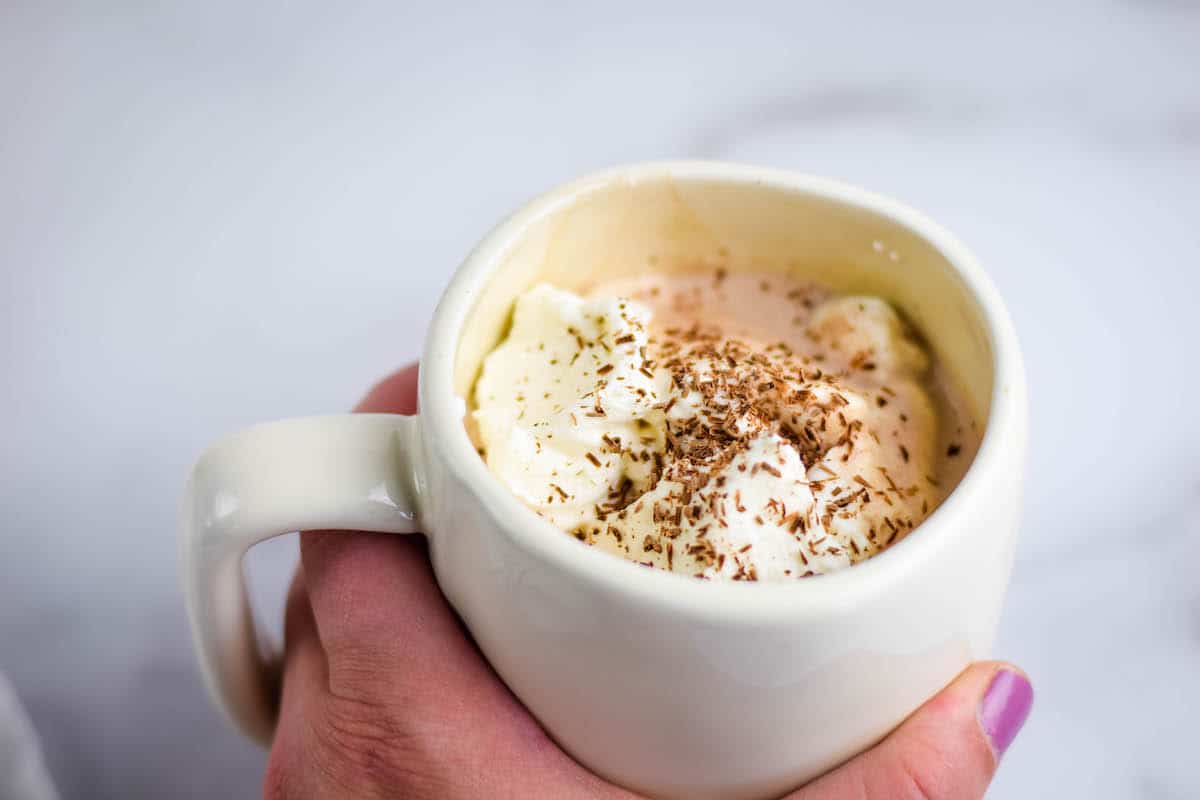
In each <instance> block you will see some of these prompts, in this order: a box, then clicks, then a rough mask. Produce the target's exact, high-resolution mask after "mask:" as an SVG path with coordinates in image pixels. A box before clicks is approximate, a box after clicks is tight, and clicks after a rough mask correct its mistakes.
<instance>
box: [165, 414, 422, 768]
mask: <svg viewBox="0 0 1200 800" xmlns="http://www.w3.org/2000/svg"><path fill="white" fill-rule="evenodd" d="M419 448H420V442H419V440H418V417H416V416H401V415H398V414H341V415H336V416H325V417H306V418H300V419H289V420H282V421H280V422H269V423H266V424H263V425H256V426H254V427H251V428H247V429H246V430H244V431H241V432H240V433H235V434H233V435H232V436H229V437H227V438H225V439H222V440H221V441H219V442H218V443H217V444H215V445H213V447H211V448H210V449H209V450H208V451H207V452H205V453H204V454H203V455H202V456H201V457H200V460H199V461H197V462H196V466H195V467H194V468H193V470H192V475H191V479H190V481H189V482H188V486H187V490H186V493H185V495H184V502H183V515H182V516H183V518H182V531H183V539H182V547H183V553H182V567H183V588H184V595H185V598H186V601H187V611H188V618H189V619H190V621H191V626H192V639H193V642H194V644H195V647H196V652H197V654H198V655H199V658H200V665H201V669H202V671H203V673H204V682H205V684H206V685H207V687H208V691H209V694H210V695H211V696H212V698H213V700H214V702H215V703H216V705H217V706H218V707H219V708H220V709H221V710H222V711H223V712H224V713H225V716H226V717H227V718H228V719H229V721H230V722H231V723H233V725H234V726H235V727H237V728H238V729H239V730H241V731H242V732H243V733H244V734H246V735H247V736H249V737H250V738H251V739H254V740H255V741H258V742H260V743H262V744H264V745H265V744H269V743H270V741H271V736H272V734H273V732H274V729H275V718H276V715H277V713H278V704H279V682H280V676H281V674H280V668H281V658H280V654H279V653H278V652H277V650H276V649H275V648H273V647H272V646H271V644H270V643H269V642H268V641H267V640H266V639H265V638H263V637H262V636H260V635H259V632H258V631H257V630H256V628H255V625H254V616H253V613H252V611H251V609H250V604H249V601H248V599H247V597H246V585H245V580H244V578H243V575H242V556H244V555H245V553H246V551H247V550H248V549H250V547H251V546H253V545H255V544H257V543H259V542H261V541H263V540H265V539H269V538H271V537H273V536H279V535H281V534H285V533H292V532H295V531H307V530H356V531H376V532H383V533H412V532H414V531H416V530H418V529H419V527H420V516H419V508H420V485H421V481H420V478H419V474H418V473H419V469H418V466H417V464H418V463H419V452H420V449H419Z"/></svg>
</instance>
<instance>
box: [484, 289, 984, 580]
mask: <svg viewBox="0 0 1200 800" xmlns="http://www.w3.org/2000/svg"><path fill="white" fill-rule="evenodd" d="M474 401H475V411H474V412H473V414H472V424H473V426H474V433H475V435H476V440H477V443H478V445H479V446H480V451H481V453H482V454H483V457H484V458H485V460H486V462H487V464H488V466H489V468H490V469H491V470H492V472H493V473H494V474H495V475H497V477H499V478H500V480H502V481H503V482H504V483H505V484H506V485H507V486H508V487H509V488H510V490H512V491H513V492H514V493H515V494H516V495H517V496H518V497H519V498H520V499H521V500H522V501H523V502H524V503H525V504H526V505H528V506H529V507H530V508H531V509H533V510H534V511H536V512H537V513H538V514H540V515H541V516H543V517H544V518H546V519H547V520H549V521H550V522H552V523H553V524H554V525H556V526H557V527H559V528H561V529H562V530H563V531H565V532H567V533H569V534H571V535H574V536H576V537H577V538H579V539H580V540H582V541H584V542H586V543H588V544H590V545H593V546H595V547H596V548H599V549H601V550H604V551H607V552H609V553H613V554H615V555H618V556H620V557H622V558H626V559H629V560H632V561H635V562H638V563H640V564H643V565H645V566H647V567H652V568H657V569H666V570H672V571H676V572H680V573H683V574H687V575H693V576H696V577H698V578H703V579H730V580H751V581H753V580H791V579H797V578H804V577H809V576H812V575H818V574H821V573H826V572H831V571H834V570H837V569H841V568H844V567H848V566H850V565H852V564H854V563H857V562H859V561H861V560H863V559H866V558H869V557H870V556H872V555H875V554H876V553H879V552H881V551H882V550H884V549H886V548H888V547H890V546H892V545H894V544H896V543H897V542H899V541H901V540H902V539H903V538H904V537H906V536H908V535H909V534H910V533H911V532H912V531H913V530H914V529H915V528H916V527H917V526H918V525H919V524H920V523H921V522H922V521H923V520H924V519H925V518H926V517H928V515H929V514H930V513H932V512H933V510H934V509H936V508H937V506H938V505H939V504H940V503H941V502H942V501H943V500H944V499H945V497H946V495H947V494H948V493H949V491H950V490H951V489H953V487H954V485H955V484H956V483H957V482H958V481H959V479H960V478H961V477H962V474H963V473H964V472H965V470H966V468H967V466H968V465H969V464H970V460H971V458H972V457H973V455H974V452H975V450H976V448H977V446H978V438H979V437H978V433H977V426H976V424H975V423H974V421H973V420H970V419H969V418H968V417H967V416H966V415H965V414H964V412H963V409H964V408H965V406H964V404H963V403H962V402H961V397H960V394H959V393H958V392H956V391H954V387H953V386H952V381H949V380H947V379H946V376H945V375H944V374H943V371H942V370H941V369H939V367H938V365H937V364H935V363H933V359H932V358H931V356H930V353H929V351H928V350H927V348H926V347H925V346H924V345H923V344H922V343H921V342H920V341H919V339H918V338H917V337H916V335H915V334H914V332H913V331H912V330H911V329H910V328H909V326H908V325H907V324H906V323H905V321H904V320H903V319H902V318H901V317H900V315H899V314H897V313H896V311H895V310H894V309H893V308H892V307H891V306H890V305H889V304H888V303H886V302H885V301H883V300H881V299H879V298H877V297H871V296H857V295H855V296H837V295H834V294H832V293H831V292H829V291H828V290H826V289H824V288H822V287H821V286H818V285H814V284H812V283H808V282H805V281H804V280H803V279H800V278H789V277H786V276H780V275H769V276H768V275H755V274H744V273H728V274H727V273H725V272H724V271H722V270H717V271H706V272H696V273H684V274H674V273H673V274H666V273H662V274H658V273H650V274H647V275H643V276H640V277H638V278H636V279H631V280H624V281H619V282H611V283H605V284H599V285H596V286H593V287H591V288H590V290H589V291H587V292H586V293H585V294H584V295H582V296H581V295H577V294H573V293H570V292H566V291H562V290H559V289H556V288H554V287H551V286H549V285H546V284H540V285H538V286H535V287H533V288H531V289H529V290H528V291H527V292H525V293H524V294H523V295H521V296H520V297H519V298H518V299H517V302H516V306H515V308H514V312H513V321H512V326H511V329H510V331H509V333H508V335H507V337H506V338H505V340H504V341H502V342H501V343H500V345H499V346H497V348H496V349H495V350H494V351H493V352H492V353H491V354H490V355H489V356H488V357H487V359H486V360H485V361H484V365H483V370H482V372H481V374H480V377H479V380H478V382H477V383H476V386H475V396H474Z"/></svg>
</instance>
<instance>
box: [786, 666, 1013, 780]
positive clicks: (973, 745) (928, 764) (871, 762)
mask: <svg viewBox="0 0 1200 800" xmlns="http://www.w3.org/2000/svg"><path fill="white" fill-rule="evenodd" d="M1032 705H1033V687H1032V685H1030V683H1029V679H1028V678H1027V677H1026V676H1025V673H1023V672H1021V671H1020V670H1019V669H1017V668H1016V667H1013V666H1011V665H1009V664H1003V663H1000V662H995V661H992V662H982V663H978V664H973V665H972V666H970V667H969V668H967V670H966V671H965V672H963V673H962V674H961V675H959V676H958V678H957V679H955V681H954V682H953V683H952V684H950V685H949V686H947V687H946V688H945V689H943V690H942V691H941V692H940V693H939V694H938V695H937V696H935V697H934V698H933V699H932V700H930V701H929V702H928V703H926V704H925V705H923V706H921V708H919V709H917V711H916V712H915V713H914V714H913V715H912V716H911V717H909V718H908V719H907V720H905V721H904V723H903V724H901V725H900V727H899V728H897V729H896V730H895V731H893V732H892V733H891V734H889V735H888V737H887V738H886V739H884V740H883V741H882V742H880V743H879V744H878V745H877V746H875V747H874V748H873V749H871V750H868V751H867V752H866V753H863V754H862V755H860V756H858V757H857V758H854V759H852V760H851V761H849V762H847V763H846V764H843V765H842V766H841V767H839V768H837V769H836V770H834V771H833V772H830V773H828V774H827V775H824V776H823V777H821V778H819V779H817V780H816V781H814V782H813V783H810V784H808V785H807V786H805V787H804V788H802V789H800V790H799V791H798V792H796V793H795V794H793V795H791V796H790V798H791V800H827V799H828V798H839V800H840V798H848V799H849V800H969V799H970V798H981V797H983V793H984V791H986V790H987V786H988V784H989V783H990V782H991V780H992V774H993V773H994V772H995V771H996V765H997V763H998V762H999V760H1000V756H1001V755H1003V753H1004V750H1005V749H1006V748H1007V747H1008V745H1009V743H1011V742H1012V740H1013V738H1014V737H1016V735H1017V732H1018V731H1019V730H1020V729H1021V726H1022V725H1023V724H1024V723H1025V718H1026V717H1027V716H1028V715H1029V709H1030V707H1031V706H1032Z"/></svg>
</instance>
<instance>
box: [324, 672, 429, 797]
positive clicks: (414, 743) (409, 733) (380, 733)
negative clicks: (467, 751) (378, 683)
mask: <svg viewBox="0 0 1200 800" xmlns="http://www.w3.org/2000/svg"><path fill="white" fill-rule="evenodd" d="M322 722H323V724H321V725H320V726H319V727H318V729H317V731H316V739H317V749H318V751H319V752H320V755H319V756H318V758H317V759H316V761H318V762H319V765H320V768H321V770H322V771H323V772H325V773H326V774H327V775H328V776H329V777H330V778H331V779H332V780H333V782H335V783H336V784H339V785H341V786H343V787H346V788H347V789H349V790H351V791H352V792H353V793H354V794H355V796H363V797H373V796H384V795H387V796H393V795H394V794H395V792H397V791H398V790H400V791H402V795H403V796H404V797H412V798H426V797H429V798H432V797H449V796H451V794H452V793H451V791H450V787H449V785H448V782H447V781H446V780H445V777H444V775H443V774H442V773H441V770H440V769H439V762H438V760H437V759H436V758H433V757H431V752H430V747H429V746H428V744H427V743H426V742H425V740H424V737H423V736H422V735H421V734H420V733H419V731H417V730H414V729H413V728H412V726H410V725H408V724H406V723H405V721H404V720H403V719H402V718H401V717H398V716H397V715H396V714H395V713H394V711H393V710H392V709H390V708H388V707H386V706H383V705H381V704H379V703H375V702H370V701H365V700H361V699H358V698H355V697H348V696H343V695H331V696H330V697H329V698H328V700H327V702H326V704H325V713H324V714H323V720H322Z"/></svg>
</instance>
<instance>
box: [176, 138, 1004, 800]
mask: <svg viewBox="0 0 1200 800" xmlns="http://www.w3.org/2000/svg"><path fill="white" fill-rule="evenodd" d="M698 263H704V264H710V265H711V264H713V263H721V264H724V265H725V266H726V267H727V268H728V269H730V270H740V269H747V270H754V271H756V272H772V271H774V272H789V271H796V272H802V273H803V274H806V275H811V276H813V277H816V278H818V279H820V280H822V281H824V282H826V283H827V284H829V285H831V286H832V287H833V288H835V289H838V290H845V291H868V292H872V293H875V294H879V295H881V296H883V297H886V298H888V299H889V300H891V301H892V302H893V303H895V304H896V305H897V306H898V307H900V308H901V309H902V310H903V311H904V313H905V314H906V315H907V317H908V318H909V319H910V320H911V321H912V322H913V323H914V324H915V325H916V327H917V328H918V329H919V330H920V331H921V332H922V333H923V334H924V336H925V338H926V340H927V341H928V342H929V343H930V346H931V347H932V348H933V350H934V351H935V352H936V355H937V357H938V358H939V359H940V360H941V362H942V363H943V364H944V365H945V366H946V367H947V369H948V371H949V372H950V374H951V375H952V376H953V378H954V379H956V380H957V381H958V382H959V383H960V384H961V387H962V390H963V391H964V392H965V394H966V397H967V399H968V402H969V404H970V406H971V409H972V411H973V413H974V414H975V417H976V419H977V420H978V423H979V424H980V425H983V426H984V427H985V431H984V436H983V443H982V446H981V448H980V450H979V453H978V455H977V456H976V458H975V460H974V463H973V464H972V465H971V467H970V470H969V471H968V472H967V474H966V476H965V478H964V479H963V480H962V482H961V483H960V484H959V486H958V487H957V488H956V489H955V490H954V492H953V493H952V494H951V495H950V497H949V498H948V499H947V501H946V502H945V503H944V504H943V505H942V506H941V507H940V508H938V509H937V511H935V512H934V513H933V514H932V515H931V516H930V517H929V519H927V520H926V521H925V522H924V523H922V524H921V526H920V527H919V528H918V530H917V531H916V532H915V533H914V534H913V535H911V536H909V537H907V538H906V539H904V540H903V541H901V542H900V543H899V544H897V545H896V546H894V547H892V548H890V549H889V550H887V551H886V552H884V553H882V554H880V555H878V556H875V557H874V558H872V559H870V560H868V561H866V562H863V563H861V564H858V565H857V566H854V567H852V568H850V569H847V570H843V571H841V572H838V573H834V574H831V575H825V576H821V577H817V578H809V579H806V580H798V581H794V582H780V583H734V582H719V581H711V582H710V581H698V580H695V579H693V578H690V577H685V576H681V575H676V574H671V573H666V572H660V571H656V570H651V569H646V568H645V567H641V566H638V565H636V564H634V563H631V562H628V561H625V560H622V559H619V558H615V557H613V556H611V555H608V554H606V553H602V552H599V551H596V550H593V549H591V548H589V547H588V546H587V545H585V544H583V543H582V542H579V541H577V540H576V539H575V538H574V537H571V536H568V535H566V534H564V533H562V532H561V531H559V530H557V529H555V528H553V527H552V526H551V525H550V524H549V523H548V522H546V521H544V520H542V519H541V518H540V517H538V516H537V515H536V514H534V513H533V512H532V511H530V510H529V509H527V508H525V507H524V506H523V505H522V504H521V503H520V502H519V501H518V500H517V499H516V497H514V496H513V495H512V494H511V493H510V492H509V490H508V489H507V488H506V487H505V486H504V485H503V484H502V483H500V482H499V481H498V480H497V479H496V478H495V477H494V476H493V475H492V474H491V473H490V472H488V470H487V468H486V466H485V465H484V462H483V460H482V459H481V458H480V456H479V454H478V453H477V452H476V450H475V447H474V446H473V444H472V442H471V439H470V438H469V436H468V433H467V430H466V429H465V427H464V413H465V410H466V404H465V403H466V399H467V398H469V397H470V390H471V386H472V384H473V382H474V380H475V377H476V375H477V374H478V370H479V366H480V363H481V361H482V359H483V358H484V356H485V355H486V354H487V353H488V352H489V351H490V350H491V349H492V348H493V347H494V346H495V345H496V343H497V342H498V341H499V339H500V338H501V336H502V335H503V333H504V330H505V326H506V324H507V320H508V317H509V313H510V310H511V308H512V304H513V300H514V299H515V298H516V296H517V295H518V294H519V293H520V292H522V291H523V290H524V289H526V288H528V287H529V286H530V285H532V284H533V283H535V282H537V281H539V280H545V281H549V282H551V283H553V284H556V285H558V286H560V287H564V288H571V287H577V286H581V285H583V284H585V283H587V282H591V281H594V280H596V279H607V278H614V277H619V276H622V275H628V274H630V273H634V272H638V271H643V270H648V269H654V270H671V269H680V268H688V267H694V266H695V265H696V264H698ZM419 398H420V399H419V403H420V414H419V415H418V416H412V417H408V416H398V415H380V414H361V415H340V416H331V417H317V418H309V419H296V420H287V421H283V422H272V423H267V424H265V425H260V426H257V427H253V428H250V429H248V430H246V431H243V432H241V433H238V434H235V435H233V436H231V437H229V438H227V439H224V440H222V441H221V442H219V443H217V444H216V445H215V446H213V447H212V449H210V450H209V451H208V452H206V453H205V454H204V455H203V457H202V458H201V459H200V461H199V463H198V464H197V465H196V467H195V471H194V474H193V476H192V480H191V483H190V485H189V488H188V493H187V498H186V501H185V510H184V515H183V548H184V585H185V592H186V595H187V604H188V612H189V615H190V617H191V623H192V628H193V633H194V636H195V643H196V648H197V650H198V652H199V656H200V661H201V664H202V666H203V671H204V675H205V679H206V681H207V684H208V687H209V690H210V691H211V693H212V696H213V698H214V699H215V700H216V702H217V704H218V705H219V706H220V707H221V708H222V709H223V710H224V712H225V713H226V714H227V715H228V717H229V718H230V719H231V720H232V721H233V722H234V723H235V724H236V725H237V726H238V727H239V728H240V729H241V730H242V731H243V732H244V733H246V734H248V735H249V736H251V737H253V738H255V739H257V740H259V741H261V742H266V741H268V740H269V739H270V737H271V733H272V728H273V725H274V721H275V712H274V709H275V707H276V704H277V696H276V690H277V678H278V673H277V667H276V666H275V665H276V664H277V661H278V659H277V656H275V655H272V654H270V653H269V652H268V649H269V648H267V647H265V646H264V644H263V643H262V642H261V641H260V640H259V637H258V636H257V635H256V631H255V627H254V623H253V619H252V615H251V611H250V608H249V606H248V605H247V600H246V593H245V588H244V585H243V581H242V574H241V559H242V556H243V554H244V553H245V551H246V550H247V549H248V548H249V547H250V546H252V545H253V544H255V543H256V542H260V541H262V540H264V539H266V538H269V537H272V536H277V535H279V534H283V533H288V532H292V531H297V530H312V529H352V530H366V531H385V532H393V533H409V532H412V531H423V532H424V533H425V535H426V536H427V537H428V538H429V552H430V557H431V559H432V561H433V568H434V572H435V573H436V575H437V580H438V584H439V585H440V586H441V589H442V591H443V592H444V593H445V595H446V598H447V599H448V600H449V601H450V603H451V605H453V607H454V608H455V609H456V610H457V612H458V613H459V614H460V615H461V617H462V619H463V620H464V622H465V623H466V625H467V627H468V628H469V629H470V631H471V634H472V635H473V636H474V638H475V640H476V642H478V644H479V647H480V648H481V649H482V651H483V653H484V654H485V655H486V657H487V658H488V660H489V661H490V662H491V664H492V666H493V667H495V669H496V672H497V673H499V675H500V676H501V678H503V679H504V681H505V682H506V683H507V684H508V685H509V687H511V689H512V690H513V692H514V693H515V694H516V695H517V697H519V698H520V699H521V701H522V702H523V703H524V704H525V705H526V706H527V707H528V708H529V710H530V711H532V712H533V714H534V715H535V716H536V717H537V718H538V719H539V720H540V721H541V722H542V724H543V725H544V726H545V727H546V729H547V730H548V731H549V733H550V734H551V735H552V736H553V738H554V739H555V740H556V741H557V742H558V743H559V744H560V745H561V746H562V747H563V748H565V749H566V750H567V752H569V753H570V754H571V755H572V756H574V757H575V758H576V759H578V760H579V761H580V762H581V763H582V764H584V765H585V766H587V767H589V768H590V769H592V770H594V771H595V772H596V773H598V774H600V775H602V776H604V777H606V778H609V779H611V780H613V781H615V782H617V783H619V784H622V785H625V786H627V787H630V788H633V789H636V790H640V791H643V792H646V793H648V794H651V795H655V796H662V797H679V798H683V797H687V798H706V797H721V798H761V797H771V796H776V795H778V794H780V793H782V792H784V791H786V790H788V789H790V788H792V787H794V786H796V785H798V784H801V783H803V782H804V781H806V780H808V779H810V778H812V777H814V776H816V775H818V774H820V773H821V772H824V771H825V770H828V769H829V768H830V767H833V766H834V765H836V764H838V763H839V762H841V761H843V760H845V759H846V758H848V757H850V756H852V755H854V754H855V753H858V752H859V751H861V750H863V749H864V748H866V747H868V746H870V745H871V744H872V743H874V742H876V741H877V740H879V739H880V738H881V737H883V736H884V735H885V734H886V733H887V732H888V731H889V730H891V729H892V728H893V727H895V726H896V725H897V724H898V723H899V722H900V721H901V720H902V719H903V718H904V717H905V716H906V715H908V714H909V713H910V712H912V711H913V710H914V709H915V708H917V707H918V706H919V705H921V704H922V703H923V702H924V701H925V700H927V699H928V698H929V697H931V696H932V695H933V694H934V693H936V692H937V691H938V690H939V689H941V688H942V687H943V686H945V685H946V684H947V683H948V682H949V681H950V680H951V679H952V678H953V677H954V676H955V675H956V674H957V673H958V672H959V671H960V670H962V669H963V668H964V667H965V666H966V665H967V664H968V662H970V661H972V660H974V659H978V658H981V657H986V656H987V655H988V653H989V649H990V647H991V644H992V640H993V636H994V634H995V630H996V624H997V620H998V618H999V615H1000V608H1001V603H1002V600H1003V596H1004V592H1005V588H1006V585H1007V583H1008V576H1009V571H1010V566H1011V562H1012V554H1013V546H1014V542H1015V539H1016V533H1017V528H1018V518H1019V511H1020V506H1021V488H1022V479H1023V473H1024V466H1025V449H1026V439H1027V428H1028V425H1027V409H1026V402H1027V401H1026V389H1025V379H1024V375H1023V368H1022V364H1021V357H1020V353H1019V350H1018V345H1017V340H1016V336H1015V334H1014V332H1013V328H1012V325H1011V323H1010V321H1009V318H1008V315H1007V313H1006V311H1005V309H1004V307H1003V304H1002V302H1001V300H1000V297H999V296H998V295H997V293H996V290H995V288H993V286H992V284H991V282H990V281H989V280H988V279H987V277H986V276H985V275H984V273H983V270H982V269H981V268H980V267H979V265H978V264H977V263H976V262H975V259H974V258H973V257H972V256H971V255H970V254H969V253H968V252H967V251H966V250H965V249H964V248H963V247H962V245H960V244H959V243H958V242H957V241H956V240H955V239H953V238H952V237H951V236H950V235H949V234H948V233H946V232H945V231H944V230H942V229H941V228H940V227H938V226H937V225H935V224H934V223H932V222H930V221H929V220H927V219H926V218H924V217H922V216H921V215H919V214H918V213H916V212H914V211H912V210H910V209H908V208H906V207H905V206H903V205H900V204H898V203H896V202H893V201H891V200H888V199H885V198H882V197H879V196H877V195H874V194H870V193H867V192H865V191H862V190H859V189H856V188H853V187H850V186H846V185H843V184H839V183H834V182H831V181H828V180H823V179H819V178H812V177H806V176H802V175H796V174H791V173H786V172H780V171H776V170H771V169H762V168H757V167H748V166H739V165H730V164H716V163H694V162H679V163H652V164H643V165H635V166H629V167H622V168H618V169H613V170H610V171H607V172H603V173H600V174H597V175H592V176H590V177H586V178H583V179H580V180H577V181H575V182H573V183H570V184H568V185H566V186H563V187H561V188H559V189H556V190H554V191H552V192H550V193H548V194H546V195H544V196H542V197H540V198H538V199H537V200H535V201H533V202H532V203H530V204H529V205H527V206H526V207H525V208H523V209H521V210H520V211H518V212H517V213H516V214H514V215H513V216H512V217H510V218H509V219H507V220H506V221H504V222H503V223H501V224H500V225H499V226H498V227H497V228H496V229H495V230H493V231H492V232H491V233H490V234H489V235H488V236H487V238H486V239H484V240H483V242H482V243H481V244H480V245H479V246H478V247H477V248H476V249H475V251H474V252H473V253H471V255H470V256H469V257H468V258H467V260H466V262H465V263H464V264H463V266H462V267H461V268H460V269H459V271H458V273H457V274H456V275H455V276H454V279H453V280H452V281H451V283H450V286H449V287H448V288H447V289H446V293H445V295H444V296H443V297H442V300H441V303H440V304H439V306H438V309H437V313H436V315H435V317H434V320H433V325H432V327H431V329H430V332H429V337H428V342H427V345H426V348H425V354H424V357H423V360H422V362H421V374H420V390H419Z"/></svg>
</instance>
